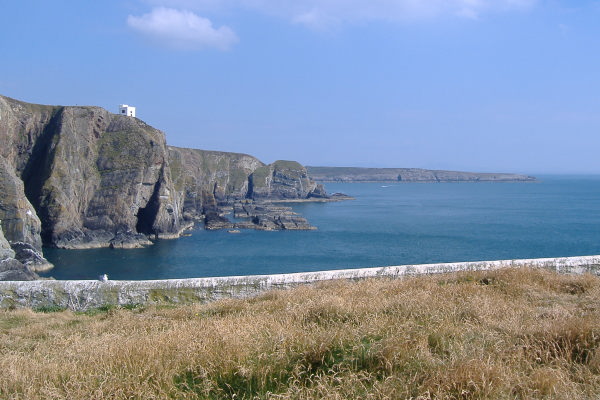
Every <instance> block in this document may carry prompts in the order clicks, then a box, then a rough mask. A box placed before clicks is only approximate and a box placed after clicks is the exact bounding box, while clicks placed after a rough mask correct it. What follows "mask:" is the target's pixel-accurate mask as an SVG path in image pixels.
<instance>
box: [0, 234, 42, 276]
mask: <svg viewBox="0 0 600 400" xmlns="http://www.w3.org/2000/svg"><path fill="white" fill-rule="evenodd" d="M15 257H16V253H15V251H14V250H13V249H12V247H11V245H10V244H9V243H8V240H6V238H5V237H4V233H3V232H2V227H1V226H0V281H5V280H11V281H31V280H34V279H39V276H38V275H37V274H36V273H35V272H33V271H32V270H31V268H29V267H28V266H26V265H24V264H23V263H22V262H20V261H18V260H16V259H15ZM44 261H45V260H44Z"/></svg>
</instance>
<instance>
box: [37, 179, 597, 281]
mask: <svg viewBox="0 0 600 400" xmlns="http://www.w3.org/2000/svg"><path fill="white" fill-rule="evenodd" d="M538 179H539V180H538V181H537V182H506V183H499V182H493V183H492V182H489V183H488V182H478V183H469V182H457V183H399V182H397V183H382V182H378V183H327V184H326V185H325V187H326V189H327V191H328V192H329V193H334V192H342V193H345V194H348V195H350V196H352V197H354V198H355V200H348V201H341V202H335V203H290V204H289V205H290V206H291V207H292V208H293V210H294V211H296V212H298V213H300V214H302V215H303V216H304V217H306V218H307V219H308V221H309V222H310V223H311V224H312V225H314V226H316V227H317V230H315V231H274V232H266V231H254V230H242V231H241V233H239V234H232V233H228V232H227V231H226V230H223V231H206V230H204V229H203V228H202V226H201V224H200V225H199V226H197V227H196V228H195V229H194V230H192V231H190V233H191V235H190V236H185V237H181V238H179V239H173V240H159V241H157V242H156V243H155V244H154V245H153V246H149V247H147V248H143V249H130V250H119V249H90V250H63V249H52V248H47V249H44V254H45V255H46V257H47V258H48V260H49V261H50V262H52V263H53V264H54V265H55V268H54V269H53V270H51V271H49V272H47V273H45V274H44V276H52V277H54V278H56V279H97V278H98V276H99V275H101V274H107V275H108V277H109V279H115V280H146V279H171V278H197V277H214V276H235V275H257V274H278V273H290V272H305V271H320V270H333V269H345V268H363V267H377V266H389V265H405V264H424V263H440V262H458V261H481V260H501V259H520V258H542V257H566V256H584V255H597V254H600V175H593V176H592V175H590V176H539V177H538Z"/></svg>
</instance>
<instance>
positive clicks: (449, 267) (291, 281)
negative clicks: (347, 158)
mask: <svg viewBox="0 0 600 400" xmlns="http://www.w3.org/2000/svg"><path fill="white" fill-rule="evenodd" d="M506 267H518V268H548V269H551V270H554V271H557V272H559V273H571V274H581V273H592V274H596V275H600V255H598V256H585V257H564V258H538V259H526V260H500V261H478V262H461V263H444V264H421V265H401V266H392V267H378V268H358V269H342V270H333V271H317V272H301V273H294V274H277V275H254V276H232V277H221V278H196V279H167V280H155V281H110V280H109V281H106V282H102V281H52V280H50V281H33V282H0V307H4V308H7V307H31V308H38V307H60V308H69V309H72V310H86V309H90V308H95V307H101V306H106V305H115V306H116V305H119V306H127V305H139V304H185V303H193V302H207V301H213V300H218V299H223V298H231V297H236V298H243V297H250V296H254V295H256V294H259V293H262V292H264V291H267V290H273V289H284V288H289V287H294V286H298V285H303V284H310V283H314V282H318V281H324V280H331V279H367V278H377V277H391V278H401V277H405V276H414V275H422V274H438V273H447V272H458V271H476V270H492V269H499V268H506Z"/></svg>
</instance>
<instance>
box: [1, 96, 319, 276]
mask: <svg viewBox="0 0 600 400" xmlns="http://www.w3.org/2000/svg"><path fill="white" fill-rule="evenodd" d="M327 197H328V196H327V194H326V192H325V190H324V188H323V187H322V186H321V185H318V184H316V183H315V182H314V181H313V180H312V179H311V178H309V176H308V173H307V171H306V168H304V167H303V166H302V165H300V164H299V163H297V162H293V161H276V162H274V163H273V164H270V165H266V164H264V163H262V162H261V161H259V160H258V159H256V158H254V157H252V156H249V155H246V154H237V153H225V152H216V151H205V150H195V149H185V148H177V147H169V146H167V143H166V138H165V134H164V133H163V132H161V131H159V130H158V129H155V128H153V127H152V126H150V125H148V124H146V123H145V122H143V121H142V120H140V119H138V118H133V117H128V116H124V115H119V114H113V113H110V112H108V111H107V110H105V109H102V108H100V107H92V106H89V107H88V106H47V105H38V104H30V103H25V102H22V101H18V100H15V99H11V98H8V97H4V96H0V221H1V223H0V227H1V229H2V232H3V237H4V238H5V240H4V241H3V242H2V243H0V245H2V246H3V247H6V244H5V243H4V242H7V243H9V246H8V248H7V249H5V250H2V251H3V253H2V254H3V259H4V260H5V261H6V260H17V261H18V262H19V263H20V264H15V263H14V262H12V261H11V263H12V264H11V265H12V266H11V267H10V268H11V269H10V270H11V271H12V270H14V268H16V266H18V265H20V266H21V269H22V271H24V272H23V274H24V275H22V278H23V279H25V278H29V277H31V276H35V271H36V270H37V271H39V270H43V269H48V268H51V265H50V264H49V263H48V262H47V261H46V260H45V259H44V258H43V255H42V245H44V246H52V247H59V248H65V249H86V248H97V247H115V248H135V247H140V246H146V245H150V244H151V243H152V242H151V241H150V240H151V239H157V238H176V237H178V236H179V235H180V234H181V233H182V231H183V230H184V229H186V228H188V227H190V226H191V225H192V224H193V222H194V221H197V220H205V221H206V222H207V228H210V229H216V228H229V227H233V226H234V224H232V223H231V222H229V220H228V219H227V218H226V216H225V214H226V213H228V212H232V210H233V209H234V206H235V204H236V202H240V201H244V202H246V203H248V202H252V203H255V202H258V203H261V204H260V207H250V208H248V209H249V210H257V209H260V210H263V211H261V212H260V213H257V214H256V215H254V214H249V215H248V217H249V220H248V222H247V223H245V224H243V227H244V228H255V229H289V228H294V229H305V228H306V229H310V228H312V227H310V225H309V224H308V223H307V222H306V221H305V220H304V222H303V221H302V220H301V217H298V218H296V220H297V222H298V223H295V224H285V223H278V221H279V220H281V218H283V219H284V220H287V219H289V218H288V217H289V210H282V209H281V208H278V207H275V208H268V207H266V206H265V207H262V203H264V202H268V201H271V200H282V199H285V200H310V199H311V198H319V199H326V198H327ZM264 210H267V211H264ZM282 213H283V214H282ZM9 249H10V251H12V253H11V252H10V251H8V250H9ZM13 253H14V254H13ZM4 264H6V265H8V261H6V262H5V263H4ZM3 268H4V267H3ZM6 268H8V266H7V267H6ZM16 276H17V275H16V274H15V273H10V274H4V275H2V274H0V279H3V277H5V279H8V278H6V277H10V278H11V279H14V278H15V277H16Z"/></svg>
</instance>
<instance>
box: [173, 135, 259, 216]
mask: <svg viewBox="0 0 600 400" xmlns="http://www.w3.org/2000/svg"><path fill="white" fill-rule="evenodd" d="M169 165H170V170H171V176H172V177H173V181H174V184H175V187H176V189H177V190H178V191H180V192H181V193H182V195H183V197H184V206H183V209H184V214H185V217H186V218H198V217H199V216H201V215H203V214H206V213H211V212H218V209H219V207H223V206H227V205H231V203H233V202H234V201H236V200H240V199H244V198H246V196H247V194H248V177H249V176H250V174H252V172H253V171H255V170H256V169H257V168H260V167H262V166H264V164H263V163H262V162H260V161H259V160H258V159H256V158H254V157H252V156H249V155H247V154H240V153H226V152H221V151H207V150H196V149H185V148H180V147H172V146H169Z"/></svg>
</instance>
